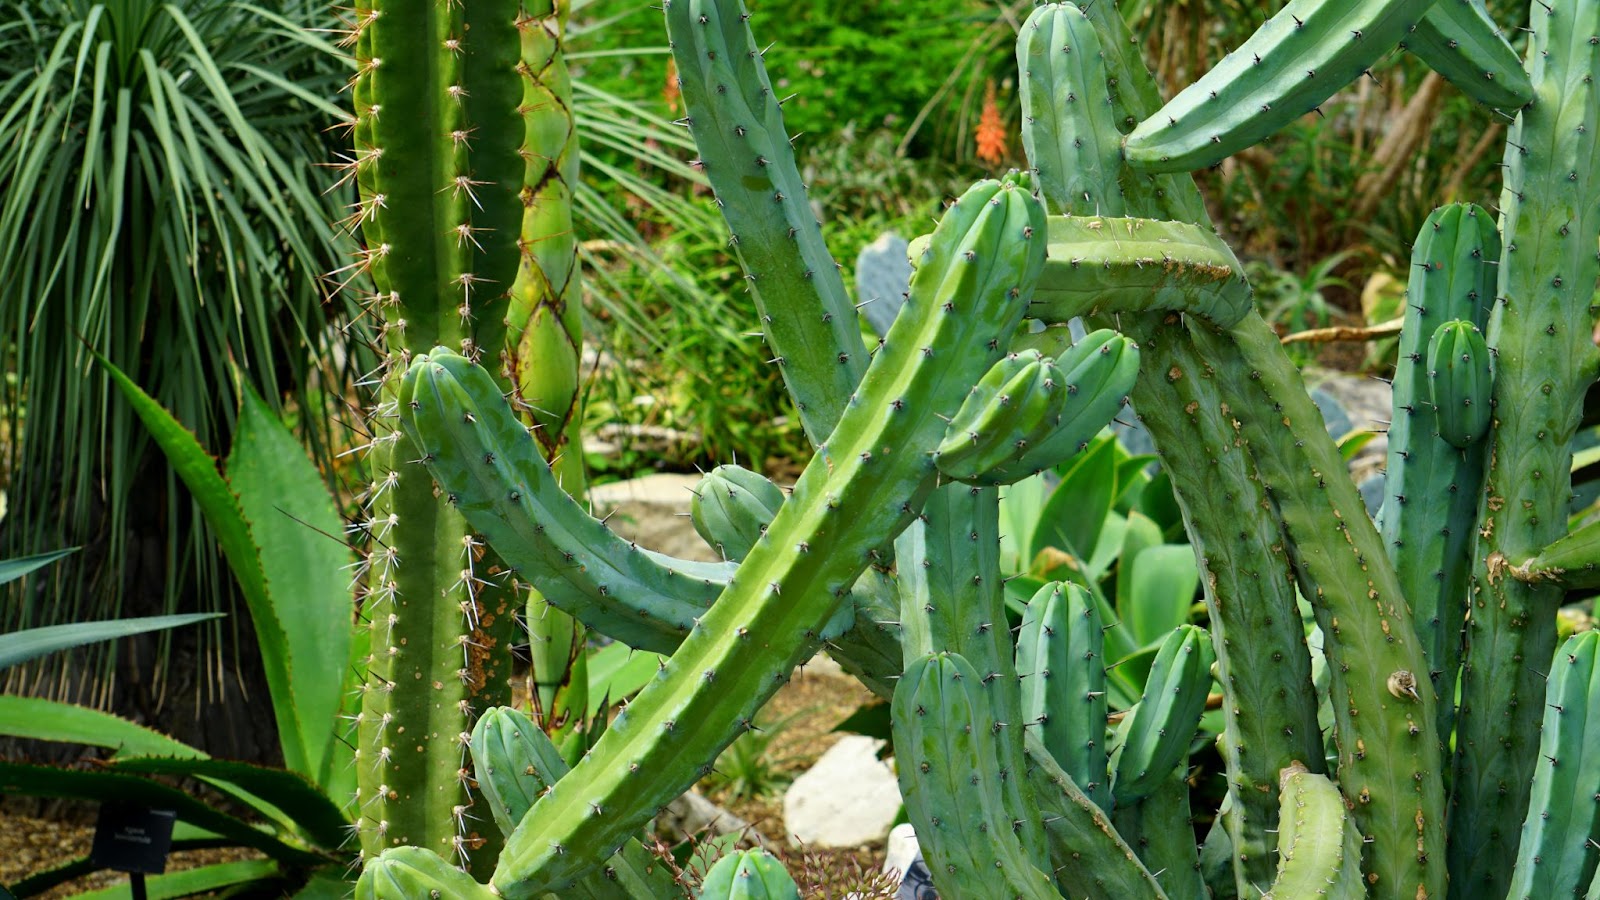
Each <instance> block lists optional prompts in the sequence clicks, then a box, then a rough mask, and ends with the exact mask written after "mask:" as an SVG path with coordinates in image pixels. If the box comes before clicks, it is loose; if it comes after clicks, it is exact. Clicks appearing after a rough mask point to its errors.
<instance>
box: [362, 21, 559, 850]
mask: <svg viewBox="0 0 1600 900" xmlns="http://www.w3.org/2000/svg"><path fill="white" fill-rule="evenodd" d="M520 23H521V20H520V19H519V15H518V5H517V4H515V3H509V2H491V3H486V4H476V5H473V6H472V7H471V8H470V9H468V8H467V7H465V6H463V5H462V4H417V3H390V2H382V0H372V2H367V0H363V2H361V3H358V5H357V8H356V11H355V24H356V31H357V34H356V40H355V49H356V54H357V59H356V79H355V89H354V96H355V104H356V108H355V128H354V135H355V142H356V146H355V152H354V154H353V157H352V161H351V163H350V165H351V166H352V167H353V172H354V177H355V180H356V182H357V184H358V185H359V187H360V189H361V198H360V202H359V204H358V205H357V208H356V211H355V213H354V214H353V215H352V217H351V222H352V225H354V224H359V225H360V226H361V231H362V237H363V240H364V244H365V246H364V248H363V249H362V250H361V251H360V256H359V259H358V262H357V264H356V266H357V267H359V268H363V269H365V270H366V271H367V272H368V273H369V274H370V275H371V277H372V281H373V283H374V285H375V287H376V290H377V293H376V294H375V296H374V297H372V298H371V306H372V311H373V314H374V317H375V318H376V319H377V320H378V321H380V322H381V326H380V328H381V330H380V335H379V337H380V340H381V344H382V347H383V350H384V360H383V370H382V373H381V374H382V383H381V384H380V386H379V389H378V402H377V406H376V409H375V412H374V414H373V415H372V417H371V420H370V424H369V433H370V434H371V436H372V437H371V450H372V452H371V453H370V455H369V462H370V466H371V471H372V473H373V476H372V478H373V480H372V483H371V486H370V487H369V489H368V490H367V491H366V493H365V495H364V496H363V497H362V503H363V510H364V511H365V516H366V520H365V522H364V523H362V527H363V530H364V531H365V532H366V534H367V535H368V536H369V537H370V539H371V543H370V547H369V553H368V556H367V561H366V563H365V571H364V573H363V574H362V581H363V582H364V590H363V597H362V615H363V617H364V618H365V620H366V621H367V622H368V623H370V626H371V635H370V638H371V641H370V643H371V647H372V658H371V660H370V662H369V677H368V682H367V684H366V685H365V687H364V693H363V697H362V706H361V710H360V712H359V714H358V717H357V737H356V751H355V752H356V769H357V779H358V791H359V793H358V796H357V804H358V807H357V809H358V812H357V815H358V817H359V819H358V831H359V832H360V837H361V846H362V855H363V856H364V857H365V858H367V859H369V860H370V859H372V858H373V857H375V856H377V855H378V854H379V853H381V852H382V851H384V850H385V849H386V848H390V847H395V846H400V845H414V846H419V847H425V848H428V849H430V850H433V851H436V852H438V853H439V854H440V855H442V856H444V857H446V858H449V859H452V860H454V861H455V862H456V863H457V864H459V865H463V866H471V867H472V868H473V869H474V870H476V871H480V872H484V873H487V871H488V868H489V864H490V862H492V860H493V858H494V854H495V850H496V847H497V845H498V841H499V836H498V834H496V833H495V832H494V830H493V829H487V830H481V829H480V828H479V827H478V825H477V824H475V823H478V822H486V821H487V816H480V815H479V814H478V813H477V812H474V811H473V800H472V796H471V795H470V794H469V793H468V787H469V785H470V782H471V770H470V765H469V763H470V760H469V759H468V757H467V754H466V735H467V734H468V732H469V731H470V730H471V725H472V717H473V711H474V710H475V709H480V708H484V707H486V706H492V705H496V704H502V703H506V702H509V700H510V684H509V677H510V671H509V669H510V663H511V656H510V653H509V652H508V648H509V645H510V642H511V640H512V639H513V638H514V636H515V634H514V632H515V629H514V628H513V625H514V622H515V610H514V606H513V603H515V602H516V598H515V596H514V593H513V591H512V589H511V587H510V586H509V585H506V584H503V583H502V582H503V579H502V578H501V577H500V576H501V575H503V572H502V570H501V566H500V563H499V562H498V560H497V559H496V558H495V557H494V556H493V554H492V553H489V552H488V551H487V550H486V548H485V546H484V544H483V541H482V539H481V538H480V537H479V536H478V535H476V534H475V533H474V532H473V531H472V530H471V529H470V528H469V527H468V526H467V525H466V523H464V522H463V521H462V519H461V517H460V516H459V514H457V513H456V512H455V511H454V510H452V509H450V508H449V507H448V506H447V505H446V504H445V503H444V501H443V499H442V498H440V497H438V496H437V495H436V493H435V490H434V485H433V480H432V479H431V478H430V477H429V476H428V473H427V471H426V470H425V469H424V468H423V467H421V466H418V465H410V464H409V463H410V462H412V461H414V460H415V459H416V454H415V452H414V451H413V450H412V448H411V447H410V446H407V445H405V444H404V443H403V442H402V441H401V438H400V433H399V430H398V424H399V422H398V409H397V407H396V396H397V391H398V386H399V381H400V376H401V374H402V373H403V371H404V369H405V366H406V363H407V362H408V361H409V359H410V356H411V355H412V354H414V353H417V352H420V351H422V350H424V349H426V348H428V347H432V346H434V345H436V344H441V343H442V344H449V345H451V346H452V347H456V348H458V349H459V350H460V351H461V352H463V353H466V354H468V355H477V354H478V353H479V352H480V351H481V350H484V349H487V350H488V352H490V353H491V354H493V353H496V352H498V350H499V348H500V347H501V346H502V345H503V343H504V324H503V323H504V320H505V318H506V300H505V295H506V292H507V290H508V288H509V287H510V286H511V285H512V284H513V282H514V280H515V279H516V276H517V270H518V252H517V243H518V239H519V237H520V236H521V235H522V234H523V222H524V216H525V214H526V212H527V210H526V208H525V207H524V205H523V203H522V200H521V198H520V192H521V191H522V189H523V187H524V184H525V182H524V176H525V175H526V170H527V165H526V162H525V160H524V159H523V157H522V155H521V152H520V151H521V148H522V143H523V139H524V133H525V129H526V127H527V126H526V122H525V110H523V109H522V108H521V106H520V104H521V100H522V96H523V79H522V78H521V77H519V75H518V73H517V65H518V63H519V61H520V60H521V43H522V36H521V30H520V27H521V25H520ZM507 386H508V385H505V384H502V385H501V386H500V387H501V389H502V390H504V389H505V388H506V387H507Z"/></svg>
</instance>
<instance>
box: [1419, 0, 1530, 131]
mask: <svg viewBox="0 0 1600 900" xmlns="http://www.w3.org/2000/svg"><path fill="white" fill-rule="evenodd" d="M1402 46H1404V47H1405V48H1406V49H1407V50H1410V51H1411V52H1412V53H1415V54H1416V55H1417V56H1418V57H1420V58H1421V59H1422V61H1423V62H1425V63H1427V64H1428V68H1430V69H1432V70H1434V71H1435V72H1438V73H1439V74H1440V75H1443V76H1444V77H1445V78H1447V79H1449V81H1450V83H1451V84H1453V85H1455V86H1456V87H1458V88H1460V89H1461V91H1462V93H1464V94H1466V95H1467V96H1468V97H1471V98H1473V99H1475V100H1477V101H1478V102H1479V103H1485V104H1488V105H1489V106H1493V107H1496V108H1497V109H1504V110H1514V109H1520V108H1522V107H1523V106H1526V105H1527V104H1528V102H1529V101H1531V100H1532V99H1533V82H1531V81H1529V80H1528V73H1527V72H1524V71H1523V70H1522V60H1520V59H1518V58H1517V52H1516V51H1515V50H1513V49H1511V45H1510V44H1508V43H1506V39H1505V37H1504V36H1503V35H1502V34H1501V33H1500V27H1499V26H1498V25H1496V24H1495V23H1494V20H1493V19H1491V18H1489V11H1488V10H1487V9H1485V8H1484V6H1483V0H1436V2H1435V3H1434V4H1433V7H1432V8H1431V9H1429V10H1428V12H1427V14H1426V15H1424V16H1423V17H1422V21H1420V22H1418V23H1417V28H1416V30H1415V31H1413V32H1412V33H1411V34H1410V35H1407V36H1406V39H1405V42H1404V43H1403V44H1402Z"/></svg>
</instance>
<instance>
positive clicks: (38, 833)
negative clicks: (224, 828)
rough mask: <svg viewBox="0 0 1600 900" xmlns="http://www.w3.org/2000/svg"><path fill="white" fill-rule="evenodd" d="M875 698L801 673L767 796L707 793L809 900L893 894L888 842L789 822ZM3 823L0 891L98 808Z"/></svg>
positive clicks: (782, 715) (26, 814)
mask: <svg viewBox="0 0 1600 900" xmlns="http://www.w3.org/2000/svg"><path fill="white" fill-rule="evenodd" d="M872 699H873V695H872V694H871V693H870V692H869V691H867V690H866V689H865V688H863V687H862V686H861V684H860V683H859V682H857V681H856V680H855V679H853V678H850V677H848V676H845V675H842V674H834V673H833V672H830V671H827V670H826V667H824V666H821V665H813V666H811V667H809V668H808V669H806V670H801V671H799V672H797V673H796V675H795V678H794V680H793V681H791V682H790V683H789V684H788V685H787V686H785V687H784V688H783V690H781V691H779V692H778V694H777V696H775V697H774V698H773V699H772V701H771V702H769V703H768V704H767V706H766V708H765V710H764V715H765V716H770V718H767V719H766V721H772V722H777V721H782V720H785V719H788V724H787V725H785V726H784V727H783V728H782V730H781V731H779V732H777V733H776V734H775V736H774V737H773V740H772V743H771V744H770V745H769V746H768V748H767V752H766V754H765V758H766V760H767V761H768V762H769V763H770V764H771V771H772V775H773V777H772V778H771V779H769V780H768V782H767V783H766V785H765V790H763V792H761V793H759V794H758V795H756V796H751V797H734V796H732V795H731V794H730V793H729V792H728V791H727V790H725V789H723V790H719V789H717V788H714V787H710V786H702V790H703V791H704V792H705V793H706V796H707V797H708V798H709V799H711V800H712V801H713V802H715V803H717V804H718V805H719V806H722V807H723V808H724V809H727V810H728V811H730V812H732V813H734V814H735V815H737V816H739V817H740V818H742V819H744V820H746V821H748V822H750V823H751V825H752V826H753V827H754V829H755V830H756V831H757V832H759V833H760V835H761V836H762V837H763V838H764V840H765V842H766V844H767V846H768V849H770V850H772V851H773V852H774V853H776V854H777V855H778V856H779V858H781V859H782V860H783V862H784V864H785V865H786V866H788V868H789V871H790V872H791V873H792V874H793V875H794V877H795V880H796V882H798V883H799V884H800V886H801V888H802V890H803V893H804V895H805V896H806V897H809V898H825V900H834V898H843V897H844V896H846V895H847V894H848V893H850V892H853V891H854V892H860V893H861V894H862V895H863V896H865V897H880V896H893V894H892V887H893V884H892V882H890V881H888V880H886V879H885V878H884V877H883V875H882V869H883V859H884V846H883V844H882V843H881V842H880V843H876V844H871V845H867V846H864V847H858V848H850V849H837V850H835V849H820V848H807V847H798V846H795V845H793V844H791V843H790V841H789V840H788V836H787V834H786V833H785V830H784V825H783V791H784V789H785V788H786V787H787V786H788V784H789V782H790V781H792V780H793V779H794V777H795V776H797V775H799V774H800V773H802V772H804V771H805V770H806V769H808V768H809V767H810V766H811V765H812V764H813V763H815V762H816V761H817V758H818V757H820V756H821V755H822V754H823V753H824V752H826V751H827V749H828V748H829V747H831V746H833V744H834V743H836V742H837V741H838V740H839V739H840V738H841V737H842V736H843V735H842V734H838V733H834V732H833V730H832V729H833V728H834V726H836V725H837V724H838V723H839V722H841V721H843V720H844V719H845V718H847V717H848V716H849V715H850V714H852V713H854V712H855V711H856V709H857V708H859V707H860V706H861V705H863V704H865V703H869V702H871V701H872ZM41 809H42V813H41ZM0 818H3V819H4V821H5V826H4V827H0V885H9V884H13V883H15V882H17V881H20V880H21V879H23V878H26V877H28V876H29V875H32V874H35V873H38V872H43V871H47V870H49V869H52V868H54V867H56V866H60V865H62V864H64V863H67V862H69V861H71V860H73V859H77V858H79V857H82V856H86V855H88V853H89V848H90V844H91V842H92V840H93V836H94V810H93V808H92V807H90V806H88V805H78V804H74V805H71V806H63V805H62V804H59V803H56V804H47V805H45V804H40V803H38V802H36V801H31V800H28V799H27V798H9V799H3V800H0ZM744 843H745V844H746V845H748V844H749V843H752V841H746V842H744ZM259 855H260V854H259V853H257V852H255V851H251V850H243V849H239V848H222V849H210V850H194V851H186V852H181V853H174V854H172V856H170V857H169V858H168V863H167V871H169V872H175V871H181V870H184V869H190V868H195V867H198V866H204V865H211V864H215V863H219V862H229V861H234V860H240V859H250V858H257V857H259ZM126 881H127V876H126V875H123V874H121V873H117V872H97V873H94V874H91V875H88V876H85V877H82V878H79V879H76V880H73V881H71V882H68V883H67V884H64V885H61V886H59V887H57V888H55V889H53V890H51V891H50V892H48V893H46V894H42V895H40V896H42V897H47V898H62V897H70V896H73V895H75V894H78V893H81V892H83V891H89V890H96V889H99V888H105V887H110V886H112V885H115V884H119V883H126Z"/></svg>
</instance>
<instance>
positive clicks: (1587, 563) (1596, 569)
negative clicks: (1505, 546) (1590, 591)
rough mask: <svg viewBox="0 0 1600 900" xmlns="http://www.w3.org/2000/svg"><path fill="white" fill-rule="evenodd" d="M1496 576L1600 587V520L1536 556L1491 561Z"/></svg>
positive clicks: (1583, 586) (1576, 586) (1565, 585)
mask: <svg viewBox="0 0 1600 900" xmlns="http://www.w3.org/2000/svg"><path fill="white" fill-rule="evenodd" d="M1490 565H1492V566H1495V567H1496V568H1495V570H1494V571H1493V572H1492V573H1491V574H1493V575H1494V576H1495V577H1496V578H1499V577H1502V575H1504V576H1509V577H1511V578H1515V579H1516V580H1518V581H1522V582H1526V583H1527V584H1542V583H1553V584H1559V585H1561V586H1562V587H1564V588H1568V589H1572V588H1593V587H1600V522H1590V523H1589V524H1587V525H1584V526H1583V527H1581V528H1579V529H1578V530H1577V531H1574V532H1572V533H1571V534H1569V535H1567V536H1566V537H1563V538H1561V539H1560V540H1557V541H1555V542H1554V543H1552V544H1551V545H1550V546H1548V547H1546V548H1544V549H1543V550H1540V551H1539V552H1538V553H1537V554H1535V555H1534V556H1533V557H1532V558H1530V559H1527V560H1525V561H1523V562H1520V563H1514V562H1511V561H1510V560H1507V559H1505V558H1503V557H1501V558H1497V559H1494V560H1491V561H1490Z"/></svg>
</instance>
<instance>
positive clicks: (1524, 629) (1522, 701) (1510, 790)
mask: <svg viewBox="0 0 1600 900" xmlns="http://www.w3.org/2000/svg"><path fill="white" fill-rule="evenodd" d="M1530 17H1531V18H1530V22H1529V28H1530V30H1531V32H1532V36H1531V38H1530V49H1529V59H1530V61H1531V64H1532V71H1531V75H1532V78H1533V83H1534V87H1535V91H1536V98H1535V100H1534V101H1533V103H1531V104H1530V105H1529V106H1528V107H1526V108H1525V109H1523V110H1522V111H1521V112H1520V113H1519V114H1518V116H1517V120H1516V122H1515V123H1513V124H1512V126H1511V132H1510V135H1509V136H1508V137H1507V140H1506V155H1505V166H1504V172H1505V188H1504V190H1503V191H1502V193H1501V196H1500V208H1501V210H1502V213H1501V232H1502V233H1503V234H1504V242H1505V248H1506V249H1505V253H1504V254H1503V256H1502V259H1501V261H1500V270H1499V276H1500V277H1499V285H1498V287H1499V289H1498V291H1497V294H1496V296H1497V297H1498V301H1497V302H1496V304H1495V308H1494V311H1493V312H1492V313H1491V315H1490V323H1489V330H1488V338H1489V346H1491V347H1493V348H1494V349H1495V353H1496V358H1495V418H1494V422H1493V424H1492V425H1491V429H1490V438H1489V439H1490V445H1489V451H1488V452H1489V468H1488V474H1487V478H1486V485H1487V487H1486V491H1485V495H1484V498H1483V504H1482V506H1481V507H1480V510H1479V515H1478V522H1479V529H1478V533H1479V535H1480V537H1479V539H1478V554H1479V560H1480V562H1479V563H1478V564H1477V565H1476V566H1475V567H1474V579H1475V581H1474V591H1473V595H1472V598H1471V600H1470V604H1471V610H1470V614H1469V617H1468V624H1467V650H1466V653H1465V656H1464V657H1463V660H1462V674H1461V705H1460V710H1459V712H1458V713H1457V717H1456V722H1457V726H1456V729H1457V738H1456V745H1455V746H1456V767H1455V777H1454V779H1453V781H1452V782H1451V788H1452V791H1453V794H1452V798H1451V802H1452V804H1453V808H1454V809H1455V810H1456V811H1457V812H1456V813H1455V814H1453V815H1452V816H1451V817H1450V819H1451V826H1450V827H1451V835H1450V858H1449V864H1450V870H1451V872H1452V876H1453V877H1452V879H1451V883H1452V885H1458V886H1459V888H1453V893H1454V891H1456V890H1459V893H1455V894H1454V895H1455V896H1461V897H1467V896H1503V895H1504V894H1505V891H1506V884H1507V878H1508V877H1509V871H1508V869H1507V867H1506V866H1505V865H1504V861H1505V860H1507V859H1511V858H1513V857H1514V855H1515V851H1514V848H1515V846H1516V844H1517V841H1518V834H1519V830H1520V828H1521V825H1522V821H1523V816H1524V815H1525V813H1526V811H1527V802H1528V799H1527V798H1528V791H1529V785H1530V784H1531V783H1532V778H1533V771H1534V766H1535V764H1536V762H1537V761H1538V753H1537V752H1536V745H1535V736H1536V735H1537V734H1538V733H1539V721H1540V719H1541V716H1542V713H1543V709H1544V706H1543V703H1542V698H1543V697H1544V691H1545V684H1544V680H1543V678H1541V677H1540V675H1539V672H1538V671H1537V670H1538V669H1539V668H1540V666H1539V663H1538V661H1542V660H1547V659H1550V658H1551V656H1552V655H1554V653H1555V649H1556V623H1555V616H1554V614H1553V613H1554V611H1555V609H1556V607H1557V606H1558V605H1560V603H1561V598H1562V590H1561V588H1560V586H1558V585H1553V584H1537V585H1535V584H1527V583H1525V582H1522V581H1519V580H1517V579H1514V578H1505V577H1500V574H1501V573H1500V572H1499V568H1500V566H1499V561H1501V560H1507V561H1516V560H1524V559H1526V558H1528V557H1530V556H1532V555H1534V554H1535V553H1538V552H1539V551H1540V550H1542V549H1543V548H1545V547H1546V546H1548V545H1549V544H1551V543H1552V542H1554V541H1556V540H1558V539H1559V538H1561V537H1562V536H1563V535H1564V534H1566V530H1567V529H1566V522H1567V504H1568V498H1569V496H1570V494H1571V491H1572V479H1571V474H1570V472H1571V465H1572V452H1571V448H1572V437H1573V435H1574V433H1575V432H1576V430H1577V428H1578V425H1579V421H1580V418H1581V415H1582V407H1583V397H1584V393H1585V392H1586V391H1587V390H1588V388H1589V386H1590V385H1592V384H1593V383H1594V381H1595V376H1596V372H1597V371H1600V352H1597V350H1596V348H1595V345H1594V342H1593V340H1592V328H1591V325H1592V322H1593V318H1594V313H1593V309H1592V304H1593V294H1594V284H1595V278H1596V275H1597V274H1600V262H1597V260H1596V258H1595V247H1596V245H1597V243H1600V144H1597V140H1600V85H1597V84H1596V83H1595V81H1596V78H1597V76H1600V4H1597V3H1594V2H1592V0H1558V2H1552V3H1549V4H1548V5H1544V4H1540V3H1534V4H1533V5H1532V7H1531V12H1530ZM1469 810H1470V813H1469V812H1468V811H1469Z"/></svg>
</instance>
